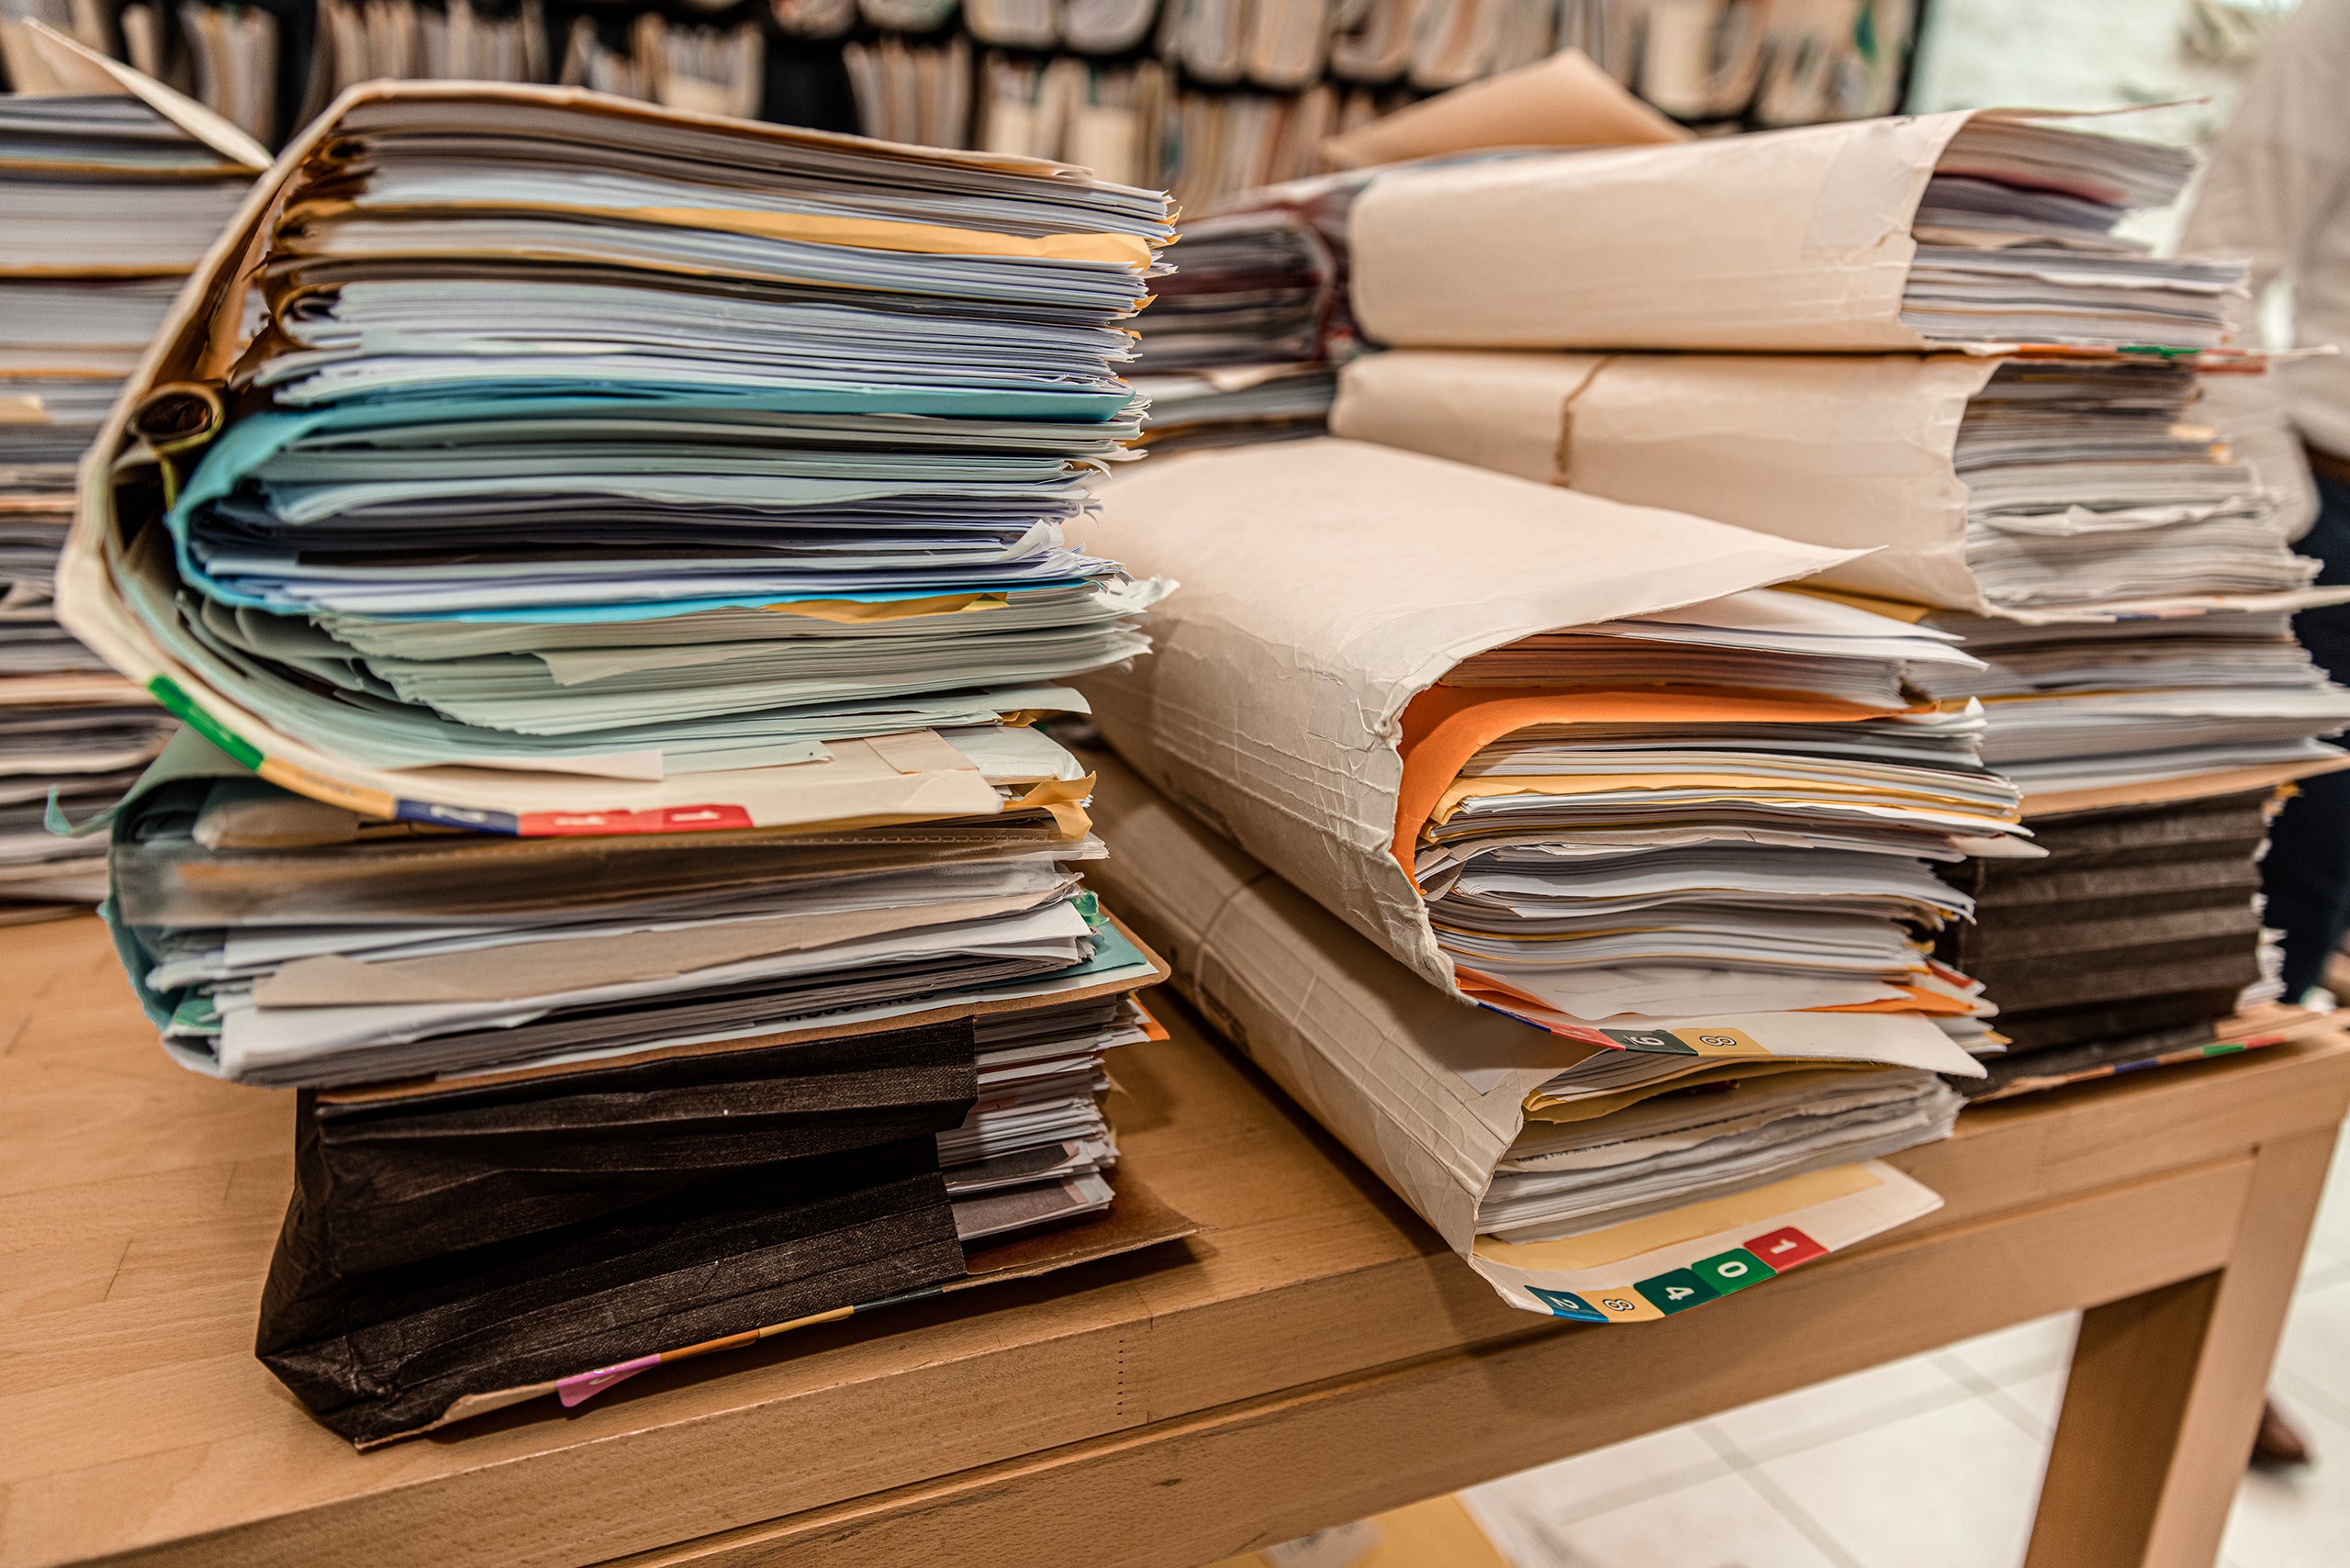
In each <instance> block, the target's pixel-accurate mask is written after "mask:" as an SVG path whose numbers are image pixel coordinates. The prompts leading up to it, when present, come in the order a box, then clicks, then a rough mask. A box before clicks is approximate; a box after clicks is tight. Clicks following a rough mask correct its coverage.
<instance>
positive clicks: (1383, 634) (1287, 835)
mask: <svg viewBox="0 0 2350 1568" xmlns="http://www.w3.org/2000/svg"><path fill="white" fill-rule="evenodd" d="M1100 494H1101V497H1102V514H1101V516H1100V517H1099V519H1098V520H1097V521H1096V522H1095V523H1094V524H1093V525H1092V527H1091V529H1090V530H1088V531H1087V537H1086V539H1085V541H1084V542H1085V543H1086V545H1087V547H1089V548H1093V547H1099V548H1101V549H1102V550H1105V551H1114V552H1115V553H1116V554H1117V556H1118V558H1120V559H1122V560H1124V561H1125V563H1126V565H1127V567H1128V569H1129V570H1131V571H1133V572H1134V573H1135V574H1136V576H1137V577H1152V576H1157V577H1170V578H1172V579H1174V580H1175V581H1177V582H1179V583H1180V584H1181V588H1180V589H1179V590H1178V591H1177V592H1176V593H1174V594H1172V595H1170V596H1169V598H1168V599H1167V600H1166V601H1165V602H1164V603H1162V604H1160V605H1158V606H1157V607H1155V608H1154V609H1153V610H1152V611H1151V637H1152V642H1153V644H1154V651H1153V653H1152V654H1151V655H1150V656H1149V657H1148V658H1147V659H1139V660H1136V661H1135V662H1134V663H1133V664H1132V665H1130V666H1127V667H1126V668H1125V669H1123V670H1111V671H1102V672H1100V673H1098V674H1094V675H1089V676H1086V677H1084V678H1081V679H1080V680H1079V681H1077V682H1076V683H1075V684H1076V685H1078V686H1079V687H1080V689H1083V690H1084V691H1085V693H1086V694H1087V696H1088V698H1089V699H1090V700H1091V705H1092V708H1093V712H1094V720H1095V722H1096V723H1097V724H1098V725H1099V726H1100V727H1101V729H1102V734H1105V735H1106V736H1108V738H1109V740H1110V742H1111V744H1112V745H1113V746H1114V747H1115V748H1116V749H1117V752H1118V754H1119V755H1120V756H1123V757H1125V759H1126V761H1127V762H1128V763H1130V764H1131V765H1133V767H1135V768H1136V770H1137V771H1138V772H1140V773H1141V774H1142V775H1143V776H1144V777H1145V778H1147V779H1149V780H1150V781H1151V782H1152V783H1153V784H1155V785H1157V786H1158V788H1159V789H1160V790H1164V791H1165V792H1166V793H1168V794H1169V795H1170V796H1172V797H1173V798H1174V799H1175V800H1176V801H1178V802H1180V803H1181V804H1182V805H1184V806H1186V807H1188V808H1189V809H1191V810H1192V811H1193V812H1196V813H1198V814H1199V815H1200V816H1202V817H1203V818H1205V819H1206V820H1207V821H1208V822H1210V823H1214V825H1215V826H1216V827H1217V828H1218V829H1220V830H1221V831H1222V832H1223V833H1225V834H1226V835H1227V836H1228V837H1230V838H1231V839H1232V840H1233V841H1234V842H1235V843H1236V844H1237V845H1239V846H1240V847H1241V848H1243V849H1245V850H1246V851H1248V853H1249V854H1250V855H1252V856H1254V857H1257V858H1258V859H1259V860H1261V861H1263V862H1264V863H1265V864H1266V865H1267V866H1269V867H1270V868H1272V869H1273V870H1274V871H1276V872H1277V873H1279V874H1280V875H1281V876H1282V877H1285V878H1287V879H1289V880H1290V881H1292V882H1293V883H1295V884H1296V885H1297V886H1298V888H1299V889H1301V890H1303V891H1304V892H1305V893H1306V894H1307V895H1308V896H1310V897H1312V898H1313V899H1315V901H1316V902H1320V903H1321V904H1322V905H1323V907H1325V908H1326V909H1329V910H1332V911H1334V912H1336V913H1338V914H1340V915H1341V916H1343V917H1344V918H1345V919H1346V920H1347V921H1348V922H1349V923H1350V924H1353V925H1354V927H1355V928H1356V929H1357V930H1359V931H1360V932H1361V933H1362V934H1363V935H1366V936H1368V937H1370V938H1371V940H1372V941H1374V942H1376V943H1378V944H1379V945H1380V946H1382V947H1383V948H1385V949H1386V950H1387V951H1388V952H1389V953H1391V954H1393V956H1394V957H1395V958H1400V959H1401V960H1403V961H1404V963H1406V964H1408V965H1410V966H1411V967H1412V968H1413V969H1416V970H1417V971H1418V972H1419V974H1420V975H1421V976H1423V977H1424V978H1425V979H1427V980H1428V981H1429V983H1431V984H1433V985H1437V986H1439V987H1442V988H1443V989H1444V990H1445V991H1446V992H1447V993H1448V994H1451V995H1456V996H1457V995H1458V994H1459V992H1458V991H1457V990H1455V988H1454V984H1453V978H1452V965H1451V962H1450V960H1449V959H1448V958H1445V956H1444V955H1443V954H1442V953H1441V952H1439V951H1438V948H1437V945H1436V938H1435V935H1434V934H1433V933H1432V932H1430V930H1429V929H1428V923H1427V910H1426V907H1425V906H1424V904H1423V903H1422V902H1421V899H1420V895H1419V891H1418V890H1417V889H1416V888H1415V887H1414V886H1413V885H1412V882H1411V879H1410V878H1409V877H1407V876H1406V875H1405V874H1404V868H1403V867H1402V866H1401V865H1400V864H1398V863H1397V861H1396V859H1395V857H1394V855H1393V842H1394V839H1395V836H1396V832H1397V823H1396V811H1397V803H1396V802H1397V793H1398V790H1399V787H1400V786H1401V784H1402V782H1403V773H1404V765H1403V760H1402V758H1401V757H1400V756H1398V754H1397V752H1396V740H1397V737H1398V736H1399V734H1400V733H1401V723H1400V721H1401V717H1402V714H1403V711H1404V705H1405V704H1406V703H1408V702H1410V701H1411V700H1412V699H1413V698H1414V697H1416V696H1417V695H1419V693H1420V692H1422V691H1424V690H1426V689H1427V688H1429V687H1431V686H1433V685H1435V684H1436V683H1437V681H1438V679H1440V678H1442V677H1443V676H1444V675H1445V673H1446V672H1447V671H1449V670H1450V669H1451V668H1452V666H1454V665H1456V664H1458V663H1460V661H1461V660H1462V659H1464V658H1467V657H1468V656H1469V655H1472V654H1477V653H1482V652H1483V651H1484V650H1485V649H1487V648H1493V647H1498V646H1499V645H1501V644H1504V643H1510V642H1515V641H1516V640H1517V639H1518V638H1521V637H1526V636H1530V635H1532V634H1534V633H1539V632H1548V631H1553V630H1556V629H1558V628H1560V627H1565V626H1581V625H1585V624H1588V623H1590V622H1596V621H1609V620H1615V619H1617V618H1619V617H1622V616H1628V615H1640V614H1646V613H1649V612H1651V611H1653V610H1665V609H1670V608H1673V607H1674V606H1678V605H1684V604H1693V603H1695V602H1696V601H1698V600H1700V599H1715V598H1718V597H1720V596H1721V595H1723V594H1729V593H1737V592H1740V591H1741V590H1743V589H1746V588H1762V587H1765V586H1768V585H1770V584H1772V583H1779V582H1785V581H1788V580H1790V579H1793V578H1796V577H1808V576H1813V575H1816V574H1818V573H1819V572H1822V571H1826V570H1828V569H1830V568H1831V567H1834V566H1841V565H1842V564H1843V563H1845V562H1846V561H1847V560H1849V559H1850V558H1851V553H1850V552H1847V551H1839V550H1826V549H1821V548H1818V547H1817V546H1814V545H1809V544H1800V543H1793V542H1790V541H1787V540H1784V539H1774V538H1772V537H1770V536H1768V535H1766V534H1761V533H1755V532H1750V531H1748V530H1746V529H1742V528H1733V527H1730V526H1729V525H1727V524H1725V523H1718V522H1707V521H1704V520H1703V519H1701V518H1695V517H1688V516H1684V515H1683V514H1681V513H1678V512H1670V511H1661V510H1654V509H1652V508H1647V507H1631V506H1623V505H1620V504H1618V503H1617V502H1614V501H1606V500H1601V499H1599V498H1596V497H1594V496H1587V495H1581V494H1578V493H1576V492H1574V491H1572V490H1562V489H1559V488H1557V487H1551V486H1547V485H1539V484H1529V483H1527V481H1525V480H1523V479H1517V478H1512V477H1510V476H1506V475H1502V474H1494V473H1488V472H1486V471H1484V470H1483V469H1479V468H1472V467H1469V466H1467V465H1463V464H1458V463H1448V462H1444V461H1441V460H1439V459H1437V458H1433V457H1423V456H1420V455H1418V454H1413V453H1407V452H1398V451H1395V450H1393V449H1392V448H1389V447H1383V446H1371V445H1368V444H1365V443H1362V442H1348V441H1334V440H1316V441H1306V442H1276V443H1272V444H1269V445H1261V446H1254V447H1243V448H1233V449H1225V450H1221V451H1209V452H1199V453H1192V454H1183V455H1181V456H1177V457H1172V458H1157V457H1154V458H1152V459H1151V460H1150V461H1149V462H1147V463H1143V464H1137V465H1134V467H1133V468H1132V469H1131V470H1129V471H1128V472H1126V473H1124V474H1121V475H1120V476H1118V477H1117V478H1115V479H1113V481H1111V482H1110V483H1109V484H1108V485H1106V486H1104V487H1102V489H1101V491H1100ZM1413 825H1414V826H1415V827H1416V825H1417V824H1413Z"/></svg>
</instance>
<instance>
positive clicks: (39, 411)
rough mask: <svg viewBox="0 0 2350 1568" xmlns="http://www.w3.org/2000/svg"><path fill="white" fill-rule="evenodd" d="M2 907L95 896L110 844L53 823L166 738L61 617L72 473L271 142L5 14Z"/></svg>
mask: <svg viewBox="0 0 2350 1568" xmlns="http://www.w3.org/2000/svg"><path fill="white" fill-rule="evenodd" d="M0 36H5V38H6V43H7V51H8V63H9V66H10V70H11V73H12V74H13V76H14V78H15V80H16V85H17V92H15V93H13V94H10V95H7V96H6V97H0V211H5V212H6V214H7V216H8V218H10V219H11V221H10V223H9V224H8V226H7V229H6V232H5V233H0V924H14V923H16V922H17V921H26V920H43V919H50V918H53V917H55V916H60V915H67V914H78V913H87V912H88V910H89V909H90V908H91V907H92V906H94V905H95V904H96V903H97V902H98V901H99V900H100V899H102V898H104V897H105V896H106V861H105V858H104V857H103V856H102V855H100V854H98V853H96V852H95V850H94V849H93V848H92V846H90V845H88V844H87V843H86V842H76V841H73V840H72V839H65V838H60V837H56V836H54V835H52V834H49V833H47V832H45V831H44V830H43V826H42V823H43V819H44V817H45V815H46V814H47V812H48V807H49V801H50V798H51V795H52V792H54V797H55V799H56V801H57V803H58V807H59V809H61V810H62V811H64V812H66V813H67V814H68V815H70V816H73V817H77V818H78V817H86V816H88V815H90V814H91V813H92V812H97V811H101V810H103V809H104V808H105V807H106V806H107V805H108V804H110V803H112V802H113V801H116V800H118V799H119V798H120V797H121V795H122V792H123V790H126V789H128V788H129V786H130V784H131V782H132V781H133V780H135V779H136V778H138V777H139V770H140V767H144V766H145V765H146V764H147V763H148V762H150V761H151V760H152V759H153V758H154V756H155V755H156V753H157V752H159V751H161V750H162V745H163V741H164V738H165V736H166V735H167V734H169V732H170V730H171V727H172V726H171V721H170V720H169V719H168V718H167V717H165V716H164V715H163V714H162V713H161V712H159V711H157V710H156V708H155V705H154V700H153V699H151V698H150V697H149V696H148V695H147V694H146V693H145V692H143V691H140V689H138V688H137V687H135V686H133V685H131V684H130V683H129V681H127V680H124V679H123V678H121V677H120V676H117V675H116V674H115V673H114V672H113V671H111V670H109V669H108V668H107V667H106V661H105V660H103V659H101V658H99V657H98V656H97V655H95V654H94V653H92V652H91V651H90V650H89V649H87V648H85V647H84V646H83V645H82V644H80V643H78V642H76V641H74V639H73V636H72V635H71V634H69V633H67V632H66V631H65V630H64V629H63V628H62V627H61V626H60V625H58V623H57V618H56V615H55V612H54V609H53V604H52V599H53V596H54V589H55V586H56V581H55V579H56V565H57V554H58V551H59V550H60V548H61V547H62V546H63V544H64V543H65V534H66V530H67V528H68V526H69V525H70V524H71V523H72V521H73V473H74V467H75V465H76V464H78V463H79V462H80V460H81V456H82V452H83V449H84V448H85V447H87V446H88V445H89V444H90V440H91V438H92V437H93V436H95V434H96V433H97V430H98V423H99V421H100V420H102V419H104V418H105V416H106V409H107V408H108V407H109V406H110V405H111V404H112V403H113V402H114V400H115V396H116V394H117V392H119V391H120V390H121V388H122V382H123V377H124V376H126V375H129V373H130V370H131V367H132V366H133V365H135V364H137V363H138V361H139V356H140V354H141V353H145V352H146V349H147V343H148V340H149V339H151V337H153V336H154V333H155V330H156V329H157V328H158V327H160V326H162V323H163V315H164V313H165V312H166V311H167V310H169V309H170V308H171V304H172V299H173V296H175V295H176V294H177V293H178V292H179V287H180V283H181V281H182V280H183V279H184V278H185V277H186V275H187V274H188V272H189V270H190V269H191V268H193V267H194V266H195V265H196V262H197V260H198V259H199V258H201V257H202V256H203V254H204V252H205V251H206V249H207V248H208V247H209V246H210V245H211V243H212V241H213V239H214V237H215V236H216V235H218V233H219V231H220V227H221V225H222V224H223V223H225V222H227V221H228V218H229V214H231V213H232V212H234V211H235V210H236V208H237V204H238V203H239V202H241V200H243V199H244V194H245V190H246V187H247V186H248V185H251V183H252V178H253V176H254V175H255V174H258V173H259V172H260V171H261V170H262V169H263V168H265V167H266V166H267V165H268V162H269V156H268V154H267V153H266V152H264V151H262V149H261V148H260V147H258V146H257V145H255V144H254V143H253V142H252V140H250V139H249V138H247V137H246V136H245V135H244V134H243V133H242V132H241V131H238V130H236V129H233V128H231V127H229V125H227V124H225V123H224V122H222V121H221V120H220V119H219V118H218V117H216V116H214V115H213V114H211V113H210V112H209V111H207V109H205V108H203V107H202V106H199V105H196V104H194V103H191V102H189V101H188V100H187V99H185V98H183V97H181V96H180V95H178V94H176V93H174V92H173V91H171V89H169V88H167V87H164V86H162V84H159V83H156V82H152V81H150V80H148V79H147V78H146V77H143V76H141V75H140V74H139V73H136V72H134V71H131V70H129V68H128V67H125V66H122V65H119V64H117V63H116V62H113V61H111V60H107V59H106V58H105V57H104V56H102V55H98V54H95V53H93V52H92V51H90V50H86V49H84V48H83V47H82V46H81V45H80V44H77V43H75V42H74V41H73V39H69V38H66V37H64V36H63V35H62V34H60V33H57V32H55V31H53V30H51V29H50V28H45V27H43V26H42V25H41V24H40V23H39V22H29V21H28V22H13V21H12V22H7V23H5V24H0Z"/></svg>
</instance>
